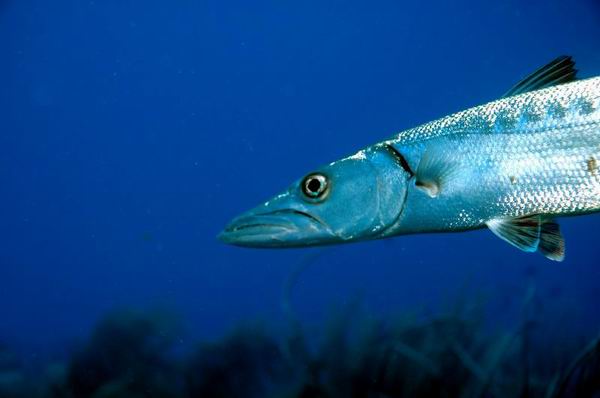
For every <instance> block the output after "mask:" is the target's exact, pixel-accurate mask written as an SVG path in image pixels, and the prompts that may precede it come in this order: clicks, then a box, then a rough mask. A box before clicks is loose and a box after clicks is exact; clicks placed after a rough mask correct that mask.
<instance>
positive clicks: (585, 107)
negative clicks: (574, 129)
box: [575, 98, 594, 116]
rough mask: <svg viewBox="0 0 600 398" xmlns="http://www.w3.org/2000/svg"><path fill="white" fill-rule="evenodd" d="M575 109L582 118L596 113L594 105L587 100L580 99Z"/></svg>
mask: <svg viewBox="0 0 600 398" xmlns="http://www.w3.org/2000/svg"><path fill="white" fill-rule="evenodd" d="M575 107H576V110H577V112H578V113H579V115H580V116H585V115H589V114H590V113H592V112H594V105H593V104H592V103H591V102H590V101H588V100H586V99H585V98H579V99H578V100H577V101H576V102H575Z"/></svg>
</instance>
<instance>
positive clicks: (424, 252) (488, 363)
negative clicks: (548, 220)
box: [0, 0, 600, 398]
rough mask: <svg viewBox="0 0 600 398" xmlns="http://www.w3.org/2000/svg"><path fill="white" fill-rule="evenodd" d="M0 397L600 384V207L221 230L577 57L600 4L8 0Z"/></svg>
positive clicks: (0, 6)
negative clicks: (548, 225)
mask: <svg viewBox="0 0 600 398" xmlns="http://www.w3.org/2000/svg"><path fill="white" fill-rule="evenodd" d="M0 54H1V57H2V58H1V62H0V398H4V397H9V398H12V397H19V398H21V397H27V398H29V397H33V398H35V397H72V398H79V397H94V398H105V397H134V398H135V397H232V398H233V397H248V398H252V397H290V398H291V397H297V398H309V397H336V398H337V397H344V398H347V397H357V398H362V397H364V398H373V397H378V398H383V397H600V345H599V344H598V340H597V338H598V336H599V334H600V304H599V303H600V264H599V263H600V261H599V258H600V245H599V239H598V236H599V234H598V230H599V228H600V216H599V215H591V216H585V217H578V218H572V219H563V220H561V226H562V228H563V232H564V235H565V237H566V243H567V256H566V261H565V262H563V263H553V262H550V261H547V260H545V259H544V258H543V257H542V256H539V255H528V254H525V253H522V252H519V251H517V250H515V249H514V248H512V247H510V246H508V245H507V244H505V243H504V242H502V241H500V240H499V239H497V238H495V237H494V236H493V235H492V234H491V233H490V232H489V231H484V230H482V231H476V232H470V233H463V234H438V235H420V236H406V237H400V238H395V239H391V240H386V241H375V242H367V243H359V244H353V245H346V246H338V247H331V248H324V249H317V250H314V249H307V250H301V249H298V250H249V249H240V248H234V247H228V246H225V245H223V244H222V243H220V242H218V241H217V240H216V239H215V236H216V234H217V233H218V232H219V231H220V229H221V228H222V227H223V226H224V225H225V223H226V222H227V221H229V220H230V219H231V217H233V216H234V215H236V214H238V213H240V212H241V211H243V210H246V209H248V208H250V207H251V206H253V205H255V204H258V203H259V202H261V201H262V200H265V199H267V198H268V197H269V196H271V195H272V194H274V193H276V192H278V191H280V190H281V189H282V188H283V187H285V186H286V185H287V184H288V183H289V182H290V181H292V180H293V179H295V178H298V177H300V176H301V175H302V174H304V173H306V172H307V171H308V170H311V169H313V168H315V167H317V166H319V165H321V164H324V163H328V162H329V161H332V160H335V159H337V158H340V157H342V156H344V155H348V154H350V153H353V152H354V151H356V150H358V149H360V148H361V147H363V146H366V145H368V144H371V143H374V142H376V141H379V140H381V139H384V138H386V137H388V136H390V135H392V134H393V133H395V132H398V131H399V130H401V129H405V128H409V127H412V126H415V125H417V124H419V123H423V122H426V121H429V120H431V119H434V118H437V117H441V116H444V115H446V114H448V113H451V112H454V111H458V110H461V109H463V108H466V107H469V106H473V105H477V104H480V103H483V102H486V101H488V100H492V99H495V98H497V97H498V96H500V95H502V93H504V92H505V91H506V90H507V89H508V88H510V87H511V86H512V85H513V84H514V83H516V82H517V81H518V80H519V79H520V78H522V77H523V76H524V75H525V74H527V73H528V72H530V71H532V70H534V69H535V68H537V67H538V66H541V65H543V64H544V63H546V62H547V61H549V60H551V59H552V58H554V57H556V56H558V55H561V54H569V55H573V56H574V58H575V60H576V61H577V67H578V69H579V70H580V75H581V76H582V77H589V76H594V75H600V3H599V2H598V1H596V0H580V1H572V2H566V1H559V0H548V1H541V0H532V1H516V0H508V1H501V2H481V1H466V0H459V1H455V2H444V1H439V0H436V1H430V2H421V1H404V2H400V1H381V2H360V1H342V0H335V1H304V2H288V1H263V0H258V1H214V0H209V1H192V0H180V1H170V2H167V1H156V0H149V1H139V0H137V1H134V0H119V1H117V0H93V1H83V0H57V1H42V0H0Z"/></svg>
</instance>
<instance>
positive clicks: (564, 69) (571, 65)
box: [502, 55, 577, 98]
mask: <svg viewBox="0 0 600 398" xmlns="http://www.w3.org/2000/svg"><path fill="white" fill-rule="evenodd" d="M576 78H577V69H575V61H573V58H572V57H571V56H567V55H562V56H560V57H558V58H556V59H555V60H553V61H551V62H550V63H548V64H546V65H544V66H542V67H541V68H539V69H538V70H536V71H535V72H533V73H532V74H530V75H529V76H527V77H526V78H524V79H523V80H521V81H520V82H518V83H517V84H515V85H514V86H513V87H512V88H511V89H510V90H508V91H507V92H506V94H504V95H503V96H502V97H503V98H505V97H511V96H513V95H517V94H523V93H526V92H529V91H535V90H540V89H542V88H546V87H550V86H556V85H558V84H564V83H569V82H572V81H574V80H575V79H576Z"/></svg>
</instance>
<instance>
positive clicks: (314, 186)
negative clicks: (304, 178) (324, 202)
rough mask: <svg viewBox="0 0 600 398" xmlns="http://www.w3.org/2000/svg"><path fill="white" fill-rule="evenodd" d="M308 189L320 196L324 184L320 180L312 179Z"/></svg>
mask: <svg viewBox="0 0 600 398" xmlns="http://www.w3.org/2000/svg"><path fill="white" fill-rule="evenodd" d="M306 187H307V188H308V190H309V191H310V192H311V193H312V194H318V193H319V191H321V187H322V184H321V181H319V180H318V179H316V178H312V179H310V180H309V181H308V184H307V185H306Z"/></svg>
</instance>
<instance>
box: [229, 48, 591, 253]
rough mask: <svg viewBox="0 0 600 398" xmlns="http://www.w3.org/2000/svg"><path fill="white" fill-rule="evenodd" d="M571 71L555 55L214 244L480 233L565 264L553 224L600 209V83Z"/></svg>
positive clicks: (333, 170) (300, 186)
mask: <svg viewBox="0 0 600 398" xmlns="http://www.w3.org/2000/svg"><path fill="white" fill-rule="evenodd" d="M576 72H577V71H576V70H575V69H574V62H573V60H572V58H571V57H568V56H561V57H558V58H557V59H555V60H553V61H552V62H550V63H549V64H547V65H545V66H543V67H541V68H540V69H538V70H536V71H535V72H533V73H532V74H530V75H529V76H527V77H526V78H525V79H523V80H522V81H521V82H519V83H518V84H517V85H516V86H514V87H513V88H512V89H511V90H509V91H508V92H507V93H506V94H505V95H504V96H503V97H502V98H501V99H498V100H496V101H493V102H490V103H487V104H485V105H480V106H477V107H474V108H470V109H467V110H464V111H462V112H458V113H455V114H452V115H450V116H446V117H444V118H441V119H439V120H435V121H433V122H430V123H427V124H424V125H421V126H419V127H416V128H413V129H410V130H406V131H402V132H400V133H398V134H396V135H395V136H393V137H392V138H391V139H389V140H386V141H383V142H380V143H377V144H375V145H372V146H370V147H368V148H365V149H363V150H361V151H359V152H357V153H356V154H354V155H352V156H349V157H347V158H344V159H341V160H338V161H335V162H333V163H331V164H329V165H327V166H324V167H322V168H320V169H318V170H316V171H313V172H311V173H309V174H308V175H307V176H305V177H304V178H302V179H300V180H298V181H296V182H294V183H293V184H292V185H291V186H290V187H289V188H288V189H287V190H286V191H284V192H283V193H281V194H279V195H277V196H275V197H274V198H272V199H271V200H269V201H267V202H266V203H264V204H262V205H260V206H258V207H257V208H255V209H253V210H250V211H248V212H246V213H244V214H242V215H241V216H239V217H237V218H235V219H234V220H233V221H232V222H231V223H230V224H229V225H228V226H227V227H226V228H225V230H224V231H223V232H222V233H221V234H220V235H219V237H220V239H221V240H223V241H224V242H227V243H230V244H235V245H240V246H250V247H298V246H313V245H324V244H336V243H344V242H352V241H358V240H367V239H379V238H386V237H390V236H395V235H404V234H413V233H425V232H451V231H467V230H473V229H478V228H486V227H487V228H489V229H490V230H491V231H492V232H493V233H494V234H495V235H497V236H498V237H500V238H502V239H504V240H505V241H507V242H509V243H510V244H512V245H514V246H516V247H517V248H519V249H521V250H524V251H527V252H535V251H539V252H540V253H542V254H543V255H545V256H546V257H547V258H549V259H551V260H556V261H561V260H563V259H564V255H565V244H564V239H563V237H562V234H561V232H560V228H559V226H558V224H557V223H556V221H555V218H556V217H559V216H574V215H580V214H587V213H592V212H596V211H598V210H600V77H594V78H589V79H585V80H578V79H577V78H576Z"/></svg>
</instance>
